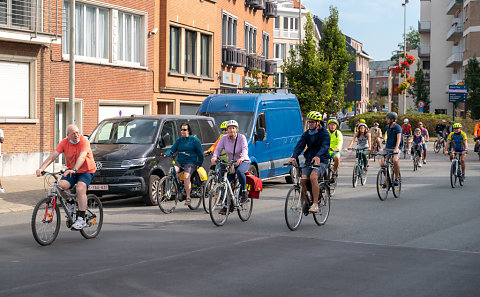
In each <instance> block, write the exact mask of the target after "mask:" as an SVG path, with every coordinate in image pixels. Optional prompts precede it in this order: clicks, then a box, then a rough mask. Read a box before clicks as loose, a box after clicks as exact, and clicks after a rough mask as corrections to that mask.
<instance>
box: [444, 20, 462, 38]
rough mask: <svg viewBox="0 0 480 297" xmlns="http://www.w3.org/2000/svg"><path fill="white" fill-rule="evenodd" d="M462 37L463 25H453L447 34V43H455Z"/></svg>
mask: <svg viewBox="0 0 480 297" xmlns="http://www.w3.org/2000/svg"><path fill="white" fill-rule="evenodd" d="M462 36H463V25H461V24H453V25H452V27H451V28H450V30H448V32H447V41H457V40H458V39H460V38H461V37H462Z"/></svg>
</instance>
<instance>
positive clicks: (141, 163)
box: [120, 158, 149, 168]
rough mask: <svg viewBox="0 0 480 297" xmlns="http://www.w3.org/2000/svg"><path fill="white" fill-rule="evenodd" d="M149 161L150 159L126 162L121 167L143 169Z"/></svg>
mask: <svg viewBox="0 0 480 297" xmlns="http://www.w3.org/2000/svg"><path fill="white" fill-rule="evenodd" d="M148 159H149V158H140V159H131V160H124V161H123V162H122V164H121V165H120V166H121V167H122V168H130V167H141V166H144V165H145V163H146V162H147V160H148Z"/></svg>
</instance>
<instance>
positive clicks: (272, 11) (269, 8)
mask: <svg viewBox="0 0 480 297" xmlns="http://www.w3.org/2000/svg"><path fill="white" fill-rule="evenodd" d="M263 16H264V17H266V18H276V17H277V3H275V2H272V1H269V2H266V3H265V9H264V10H263Z"/></svg>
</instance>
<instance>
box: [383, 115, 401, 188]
mask: <svg viewBox="0 0 480 297" xmlns="http://www.w3.org/2000/svg"><path fill="white" fill-rule="evenodd" d="M397 118H398V116H397V113H396V112H389V113H387V115H386V117H385V121H386V123H387V126H385V134H386V135H387V141H386V144H385V149H384V150H383V151H384V153H393V154H394V155H393V156H392V157H393V169H394V172H395V180H394V181H393V182H394V184H395V186H398V185H399V184H400V182H399V180H398V176H399V174H400V164H399V162H398V155H397V154H398V153H399V152H400V150H401V149H402V147H403V139H402V127H400V125H399V124H397V123H396V122H397ZM384 162H385V158H382V160H381V161H380V165H381V166H383V164H384Z"/></svg>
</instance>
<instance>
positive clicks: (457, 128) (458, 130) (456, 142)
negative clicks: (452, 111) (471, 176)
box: [443, 123, 468, 179]
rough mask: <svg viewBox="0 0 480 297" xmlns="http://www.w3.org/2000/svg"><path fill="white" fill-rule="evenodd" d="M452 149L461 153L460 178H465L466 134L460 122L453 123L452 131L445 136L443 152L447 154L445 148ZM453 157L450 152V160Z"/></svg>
mask: <svg viewBox="0 0 480 297" xmlns="http://www.w3.org/2000/svg"><path fill="white" fill-rule="evenodd" d="M450 145H451V149H453V151H454V152H457V153H462V156H461V157H460V162H461V163H462V179H465V156H466V154H467V150H468V146H467V134H465V132H463V131H462V124H460V123H455V124H454V125H453V132H452V133H450V134H449V135H448V137H447V145H445V150H444V152H443V153H444V154H445V155H446V154H447V148H450ZM452 159H453V154H451V153H450V161H451V160H452Z"/></svg>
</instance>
